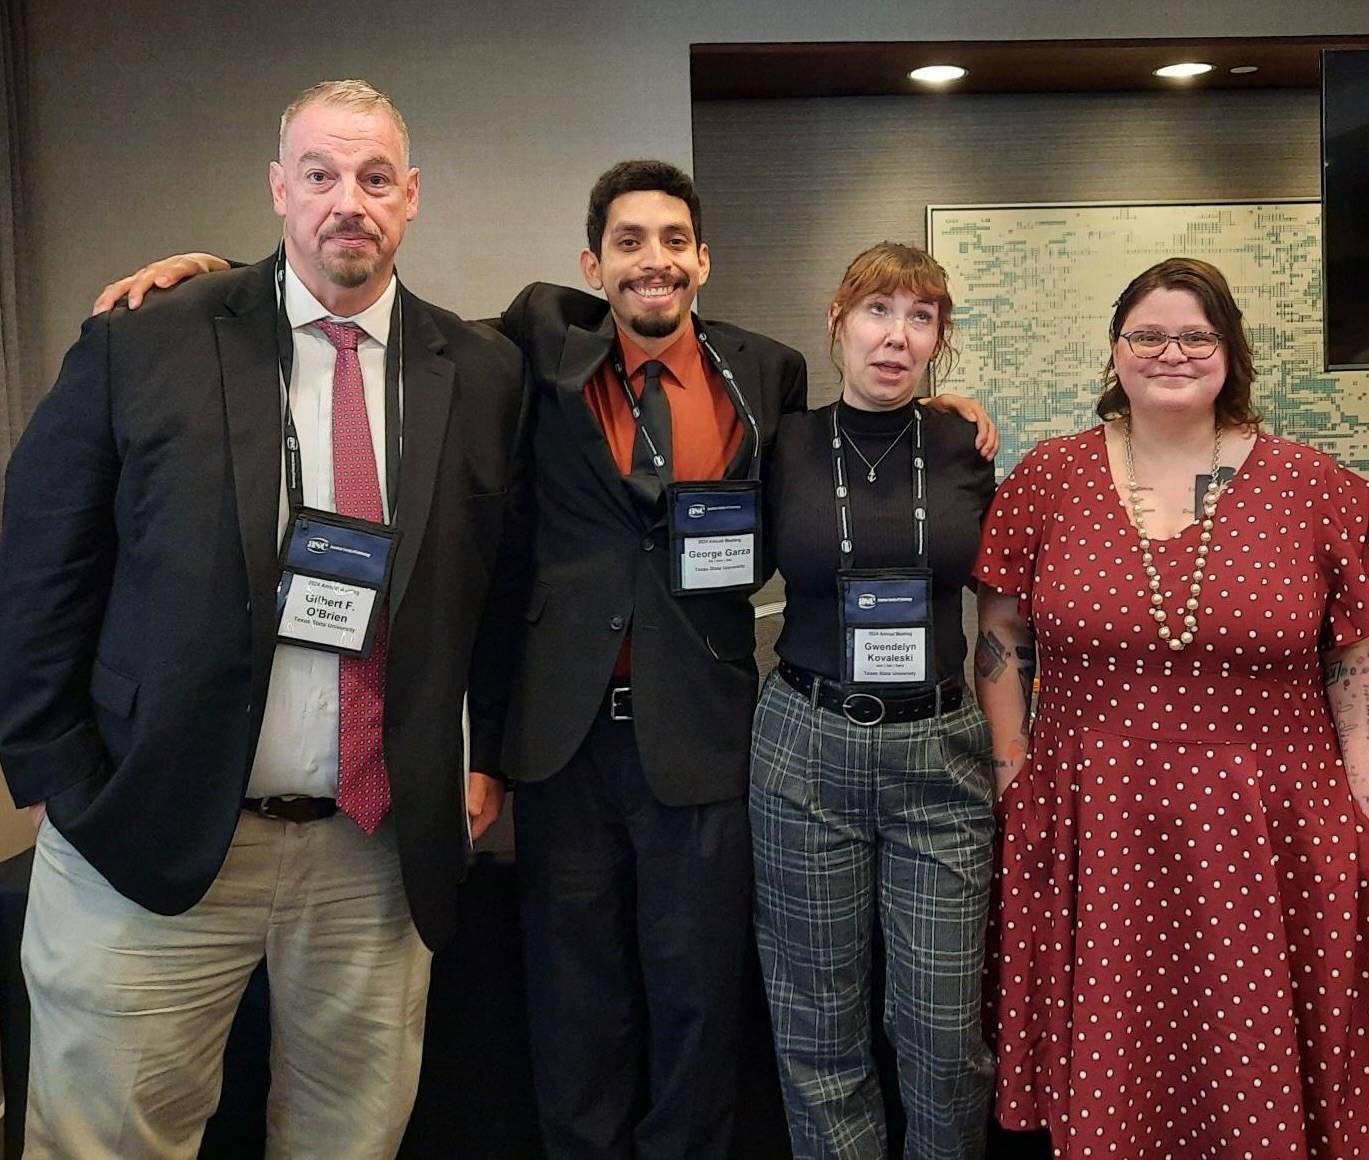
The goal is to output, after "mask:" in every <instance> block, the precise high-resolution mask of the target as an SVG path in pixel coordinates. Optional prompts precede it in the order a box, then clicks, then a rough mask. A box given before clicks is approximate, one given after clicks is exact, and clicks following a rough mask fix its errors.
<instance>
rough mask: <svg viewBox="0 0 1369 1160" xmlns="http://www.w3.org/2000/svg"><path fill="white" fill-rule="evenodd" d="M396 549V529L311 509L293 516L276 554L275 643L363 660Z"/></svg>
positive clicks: (297, 512) (374, 631) (367, 654)
mask: <svg viewBox="0 0 1369 1160" xmlns="http://www.w3.org/2000/svg"><path fill="white" fill-rule="evenodd" d="M398 543H399V530H398V529H397V528H391V527H386V526H385V525H384V524H376V523H372V522H371V521H369V520H361V519H355V518H353V517H350V516H342V515H338V514H337V513H335V512H326V511H320V510H318V509H317V508H307V507H301V508H298V509H297V510H295V511H294V512H293V514H292V516H291V520H290V527H289V530H288V531H287V533H286V536H285V543H284V546H283V547H282V548H281V555H280V582H279V584H278V585H277V587H276V614H277V628H276V639H277V640H278V641H279V642H280V643H281V644H291V645H297V646H299V647H301V648H312V649H320V650H322V651H323V652H332V653H338V654H339V655H341V656H347V657H362V658H364V657H367V656H369V655H370V653H371V647H372V645H373V644H374V643H375V635H376V629H377V627H378V625H379V623H380V617H381V615H382V613H383V609H384V607H385V600H386V596H387V594H388V592H389V588H390V574H391V572H392V571H393V569H394V562H395V547H396V545H397V544H398Z"/></svg>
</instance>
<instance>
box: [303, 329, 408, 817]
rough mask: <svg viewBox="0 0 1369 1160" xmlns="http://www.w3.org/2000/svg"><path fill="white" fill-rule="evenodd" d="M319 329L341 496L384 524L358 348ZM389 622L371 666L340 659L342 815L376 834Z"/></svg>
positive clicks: (344, 508)
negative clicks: (329, 354)
mask: <svg viewBox="0 0 1369 1160" xmlns="http://www.w3.org/2000/svg"><path fill="white" fill-rule="evenodd" d="M315 325H316V326H317V327H318V328H319V329H320V330H321V331H323V333H324V335H326V336H327V338H328V341H329V342H331V343H332V344H333V346H334V347H335V348H336V349H337V362H336V363H335V364H334V366H333V490H334V499H335V503H336V508H337V511H338V513H339V514H340V515H344V516H357V517H358V518H360V519H363V520H371V521H373V522H374V523H381V522H383V521H384V519H385V509H384V508H383V506H382V505H381V501H380V477H379V475H378V473H377V471H376V454H375V445H374V444H373V443H372V442H371V423H370V420H369V419H368V418H367V415H366V394H365V392H364V391H363V389H362V383H361V360H360V359H359V358H358V357H357V342H358V340H359V339H360V338H361V331H360V330H359V329H358V328H357V327H356V326H354V325H352V324H351V323H350V322H328V321H322V320H321V321H319V322H317V323H315ZM388 636H389V615H388V613H387V612H386V610H385V609H382V610H381V612H380V623H379V624H378V625H376V636H375V644H374V645H373V646H372V648H371V655H370V656H369V657H367V658H366V659H365V660H359V659H357V658H355V657H340V658H338V775H337V783H338V791H337V799H338V808H339V809H340V810H342V812H343V813H345V814H347V815H348V816H349V817H351V818H352V819H354V820H355V822H356V824H357V825H358V826H360V827H361V828H362V829H363V830H365V831H366V833H368V834H374V833H375V832H376V828H377V827H378V826H379V825H380V823H381V822H382V821H384V820H385V815H386V814H387V813H389V812H390V777H389V774H388V772H387V771H386V769H385V745H384V740H385V739H384V726H385V645H386V638H387V637H388Z"/></svg>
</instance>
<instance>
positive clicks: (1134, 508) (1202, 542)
mask: <svg viewBox="0 0 1369 1160" xmlns="http://www.w3.org/2000/svg"><path fill="white" fill-rule="evenodd" d="M1122 441H1123V446H1125V448H1126V452H1127V493H1128V495H1129V497H1130V500H1131V518H1132V522H1133V523H1135V525H1136V534H1137V536H1139V537H1140V542H1141V567H1142V568H1143V569H1144V570H1145V574H1146V586H1147V587H1148V588H1149V589H1150V615H1151V617H1152V618H1153V619H1154V620H1155V624H1156V632H1158V633H1159V635H1160V639H1161V640H1163V641H1165V642H1166V643H1167V644H1168V645H1169V647H1170V648H1171V649H1172V650H1173V651H1174V652H1182V651H1183V650H1184V649H1186V648H1187V647H1188V646H1189V645H1191V644H1192V643H1193V636H1194V634H1195V633H1196V632H1197V631H1198V605H1199V603H1200V602H1201V600H1200V598H1201V597H1202V594H1203V580H1204V579H1206V577H1207V554H1208V552H1209V551H1210V550H1211V548H1212V527H1213V519H1212V516H1213V513H1214V512H1215V511H1216V510H1217V497H1218V496H1220V495H1221V493H1222V488H1223V485H1222V484H1220V483H1218V482H1217V468H1218V466H1219V464H1220V462H1221V456H1222V429H1221V428H1220V427H1215V428H1214V434H1213V438H1212V474H1211V475H1210V476H1209V477H1208V481H1207V490H1206V491H1205V492H1203V520H1202V525H1203V530H1202V531H1201V532H1200V533H1199V535H1198V554H1197V555H1196V556H1195V557H1194V559H1193V576H1192V577H1191V578H1190V580H1189V585H1188V599H1187V600H1185V601H1184V627H1183V628H1182V629H1181V630H1180V631H1179V632H1178V633H1177V634H1176V633H1175V632H1174V630H1173V629H1171V628H1170V627H1169V625H1167V624H1166V623H1165V621H1166V620H1168V619H1169V614H1168V613H1167V612H1165V610H1164V607H1163V605H1164V602H1165V598H1164V596H1163V595H1162V594H1161V592H1160V588H1161V583H1160V573H1159V570H1158V569H1157V568H1156V567H1155V557H1154V556H1152V555H1151V552H1150V536H1149V534H1147V532H1146V523H1145V520H1144V518H1143V517H1142V515H1141V485H1140V484H1138V483H1137V482H1136V462H1135V460H1134V459H1133V458H1132V454H1131V417H1130V416H1127V419H1126V423H1125V425H1124V426H1123V428H1122Z"/></svg>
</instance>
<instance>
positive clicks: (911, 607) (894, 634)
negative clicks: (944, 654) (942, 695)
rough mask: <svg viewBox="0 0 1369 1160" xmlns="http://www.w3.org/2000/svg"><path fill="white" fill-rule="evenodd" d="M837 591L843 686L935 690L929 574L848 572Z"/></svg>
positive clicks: (840, 575)
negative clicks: (922, 686) (887, 686)
mask: <svg viewBox="0 0 1369 1160" xmlns="http://www.w3.org/2000/svg"><path fill="white" fill-rule="evenodd" d="M837 586H838V592H839V596H840V602H841V603H840V612H841V634H842V645H843V647H842V653H843V669H844V677H845V681H846V683H847V684H854V685H865V684H875V685H894V684H897V685H931V684H934V683H935V676H934V674H935V664H934V661H933V657H932V655H931V648H932V642H933V636H932V574H931V571H930V570H929V569H926V568H898V569H895V568H888V569H879V570H877V571H874V570H872V571H860V570H856V569H847V570H843V571H840V572H838V573H837Z"/></svg>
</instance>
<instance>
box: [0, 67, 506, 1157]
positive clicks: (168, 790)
mask: <svg viewBox="0 0 1369 1160" xmlns="http://www.w3.org/2000/svg"><path fill="white" fill-rule="evenodd" d="M271 190H272V196H273V202H274V205H275V209H276V211H277V213H278V214H280V215H281V217H282V218H283V219H284V241H283V244H282V247H281V250H280V251H279V253H278V255H276V256H273V257H272V258H268V259H267V260H266V261H264V262H262V263H259V264H258V265H256V266H251V267H246V268H243V269H239V270H234V271H229V272H226V273H220V274H216V275H213V276H211V277H207V278H204V279H201V280H199V281H197V282H196V283H195V284H194V285H193V286H192V287H190V288H188V289H187V290H185V291H182V292H180V293H177V294H175V295H166V296H162V297H159V298H156V299H153V300H150V301H149V302H148V303H147V305H146V306H145V307H144V308H143V309H142V310H140V311H138V312H137V313H136V314H135V313H130V312H127V311H117V312H115V313H113V314H106V315H101V316H98V317H96V318H94V319H92V320H91V321H89V322H88V323H87V324H86V327H85V329H84V331H83V334H82V338H81V340H80V341H79V342H78V343H77V344H76V345H75V346H74V347H73V348H72V350H71V352H70V353H69V354H68V356H67V359H66V361H65V363H64V365H63V368H62V372H61V375H60V376H59V378H58V381H57V384H56V386H55V387H54V388H53V390H52V392H51V393H50V394H49V395H48V396H47V398H46V399H45V400H44V401H43V402H42V403H41V404H40V406H39V408H38V410H37V412H36V413H35V415H34V417H33V420H32V422H31V423H30V425H29V427H28V430H27V431H26V432H25V434H24V437H23V438H22V439H21V441H20V444H19V446H18V448H17V449H16V451H15V453H14V456H13V458H12V459H11V461H10V466H9V473H8V478H7V494H6V497H5V501H6V502H5V515H4V525H3V535H2V536H0V622H3V624H4V625H5V628H4V632H3V633H2V634H0V762H3V766H4V770H5V775H6V777H7V779H8V781H9V785H10V789H11V792H12V793H13V796H14V799H15V801H16V802H17V803H18V804H19V805H21V806H28V807H30V809H31V810H33V812H34V813H35V815H36V816H37V817H38V821H39V827H40V828H39V834H38V847H37V852H36V856H35V861H34V873H33V883H32V887H31V895H30V903H29V912H28V919H27V926H26V930H25V938H24V966H25V974H26V980H27V983H28V987H29V992H30V998H31V1001H32V1006H33V1044H32V1059H31V1066H30V1076H31V1082H30V1104H29V1116H28V1129H29V1151H28V1154H29V1155H30V1156H62V1157H72V1156H80V1157H82V1158H83V1160H84V1158H88V1157H129V1156H157V1157H159V1158H166V1157H181V1156H185V1157H193V1156H194V1155H195V1153H196V1150H197V1147H198V1141H199V1137H200V1133H201V1131H202V1129H203V1124H204V1121H205V1119H206V1118H207V1117H208V1115H209V1114H210V1113H211V1112H212V1110H213V1108H214V1105H215V1103H216V1102H217V1098H218V1084H219V1076H220V1068H221V1064H220V1057H221V1054H222V1049H223V1043H224V1039H225V1037H226V1035H227V1032H228V1027H229V1023H230V1021H231V1018H232V1014H233V1011H234V1009H235V1007H236V1004H237V999H238V996H239V995H240V994H241V992H242V989H243V987H244V986H245V984H246V981H247V978H248V976H249V975H250V973H251V971H252V969H253V967H254V966H255V965H256V963H257V962H258V961H259V959H260V958H261V957H262V955H263V954H265V956H266V958H267V960H268V966H269V970H270V973H271V981H272V991H273V1028H272V1039H273V1042H272V1076H273V1085H272V1095H271V1100H270V1106H269V1135H270V1139H271V1146H272V1147H273V1149H275V1150H277V1151H279V1152H280V1153H281V1154H285V1155H329V1156H334V1157H357V1158H361V1157H367V1158H371V1157H375V1156H385V1155H393V1154H394V1153H395V1152H396V1150H397V1149H398V1145H399V1140H400V1137H401V1135H402V1132H403V1127H404V1123H405V1120H406V1119H407V1116H408V1112H409V1109H410V1107H411V1106H412V1102H413V1097H414V1092H415V1088H416V1085H417V1078H418V1062H419V1054H420V1051H421V1043H422V1027H423V1012H424V999H425V996H426V991H427V982H428V965H429V959H430V950H429V948H431V947H435V946H438V945H440V944H441V943H442V942H443V941H444V940H445V939H446V938H448V936H449V935H450V934H451V933H452V929H453V926H454V921H455V914H454V898H453V895H454V893H455V889H456V885H457V883H458V882H459V880H460V879H461V877H462V876H463V874H464V870H465V863H466V859H467V853H468V849H469V840H468V833H467V824H468V818H467V809H468V808H470V810H471V812H472V815H473V822H474V829H475V830H476V831H477V832H479V831H481V830H483V829H484V828H485V827H486V826H487V825H488V824H489V822H490V821H491V820H492V818H493V816H494V814H495V813H497V810H498V804H499V800H500V795H501V793H502V790H501V788H500V787H499V785H498V784H497V783H496V782H494V781H493V780H492V779H491V778H489V777H487V776H485V775H482V774H472V775H471V779H472V785H471V793H470V802H469V807H468V799H467V794H466V791H465V788H464V785H463V782H464V777H463V746H464V744H465V739H464V736H463V728H462V713H461V706H462V702H463V698H467V697H468V704H469V708H470V719H471V729H470V750H471V758H472V764H473V765H474V766H475V767H476V768H478V769H485V770H493V769H495V768H496V767H497V764H498V747H499V739H500V737H501V734H502V720H501V718H502V712H503V703H504V700H505V697H506V695H507V689H506V687H505V682H504V681H503V677H502V674H504V673H505V672H506V671H507V666H506V665H505V663H504V660H503V657H504V652H505V650H506V648H507V639H508V635H509V631H510V628H509V621H510V619H511V616H510V614H512V617H513V618H516V616H517V611H518V608H519V607H521V605H522V603H523V595H522V590H520V588H519V585H518V582H517V581H518V577H519V575H520V574H521V572H522V564H521V562H520V552H519V551H518V549H517V540H518V532H519V531H520V529H519V527H518V526H517V525H518V524H519V523H520V522H521V521H520V520H519V519H518V518H517V516H516V508H517V503H518V495H519V492H520V489H521V486H522V485H521V482H520V480H521V477H522V474H523V468H524V466H525V464H524V458H523V454H524V453H523V451H522V450H521V447H522V429H523V426H524V423H525V419H526V415H525V411H526V397H525V392H524V389H523V376H522V367H521V360H520V358H519V355H518V352H517V351H516V349H515V348H514V347H513V346H512V345H511V344H509V343H508V342H506V341H505V340H504V339H502V338H500V337H498V336H497V335H495V334H492V333H491V332H490V331H489V330H488V329H486V328H483V327H476V326H472V325H469V324H467V323H464V322H462V321H461V320H460V319H458V318H457V317H456V316H455V315H452V314H450V313H447V312H446V311H443V310H440V309H439V308H437V307H434V306H431V305H428V304H427V303H424V302H422V301H420V300H419V299H417V298H415V297H414V296H413V295H412V294H410V293H409V292H408V291H407V290H405V289H404V288H403V287H402V286H399V285H398V282H397V280H396V279H395V276H394V253H395V250H396V248H397V247H398V245H399V243H400V240H401V239H402V237H403V234H404V230H405V226H406V224H407V222H408V221H410V220H412V219H413V217H414V216H415V215H416V213H417V210H418V191H419V181H418V171H417V170H416V169H412V168H410V167H409V164H408V139H407V132H406V130H405V128H404V124H403V120H402V118H401V117H400V115H399V113H398V111H397V110H396V109H395V108H394V106H393V105H392V104H391V103H390V101H389V100H388V98H386V97H384V96H383V95H382V94H380V93H378V92H376V91H375V90H374V89H372V88H370V86H368V85H365V84H364V83H363V82H329V83H327V84H324V85H320V86H316V87H315V88H313V89H311V90H308V91H307V92H306V93H304V94H302V95H301V97H300V98H298V99H297V100H296V101H295V102H294V103H293V104H292V105H291V106H290V108H289V109H287V111H286V114H285V116H284V117H283V118H282V129H281V153H280V160H279V161H278V162H274V163H273V164H272V166H271ZM334 513H339V514H336V515H335V514H334ZM282 548H283V549H284V555H282V554H281V553H282ZM372 565H374V569H373V570H372ZM368 604H369V606H370V607H371V609H372V613H371V615H369V616H368V615H362V614H361V612H360V611H359V610H360V609H362V608H364V607H366V606H367V605H368ZM282 609H284V612H283V614H282ZM292 617H294V620H297V621H298V622H299V623H300V624H302V625H304V626H305V627H303V628H299V629H296V628H293V627H291V625H292V624H294V620H292ZM319 623H322V624H323V625H324V627H323V628H318V627H317V625H318V624H319ZM278 633H280V634H282V635H281V636H280V637H279V638H278ZM306 641H307V643H308V645H309V646H314V645H323V646H324V647H323V648H318V647H306ZM287 642H288V643H287ZM44 813H45V814H46V819H45V820H44V819H43V817H42V815H43V814H44Z"/></svg>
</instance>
